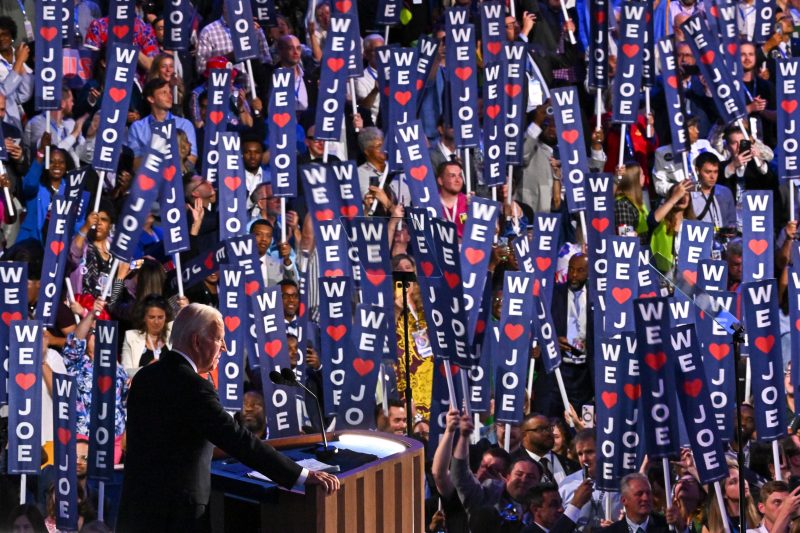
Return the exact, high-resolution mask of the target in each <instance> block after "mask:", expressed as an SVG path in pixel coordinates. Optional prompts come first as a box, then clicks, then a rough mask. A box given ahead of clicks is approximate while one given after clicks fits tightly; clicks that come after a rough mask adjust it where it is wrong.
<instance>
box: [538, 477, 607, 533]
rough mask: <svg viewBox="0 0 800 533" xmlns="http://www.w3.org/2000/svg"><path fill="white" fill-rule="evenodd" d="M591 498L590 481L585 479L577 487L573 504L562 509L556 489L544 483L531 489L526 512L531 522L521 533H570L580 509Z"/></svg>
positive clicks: (573, 528)
mask: <svg viewBox="0 0 800 533" xmlns="http://www.w3.org/2000/svg"><path fill="white" fill-rule="evenodd" d="M591 496H592V481H591V480H589V479H587V480H585V481H584V482H583V483H581V485H580V486H579V487H578V490H576V491H575V496H574V497H573V503H571V504H569V505H567V507H566V508H564V504H563V503H562V501H561V496H560V495H559V494H558V487H557V486H556V485H552V484H549V483H544V484H541V485H538V486H536V487H533V489H532V490H531V491H530V493H529V497H530V504H529V507H528V511H529V512H530V515H531V517H532V518H533V520H532V521H531V523H530V524H528V525H527V526H526V527H525V529H523V530H522V533H571V532H573V531H575V521H576V518H577V516H578V515H579V514H580V508H581V507H582V506H583V505H585V504H586V503H588V502H589V500H590V499H591Z"/></svg>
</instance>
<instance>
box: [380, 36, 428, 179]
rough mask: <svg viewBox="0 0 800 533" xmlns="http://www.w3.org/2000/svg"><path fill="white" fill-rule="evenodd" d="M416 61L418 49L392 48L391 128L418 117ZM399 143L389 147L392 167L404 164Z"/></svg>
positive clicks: (390, 81) (390, 78)
mask: <svg viewBox="0 0 800 533" xmlns="http://www.w3.org/2000/svg"><path fill="white" fill-rule="evenodd" d="M415 63H416V50H415V49H414V48H400V47H396V48H392V52H391V55H390V65H391V67H392V68H391V70H390V73H389V97H388V98H387V99H386V100H387V101H388V102H389V115H388V118H389V125H390V126H389V129H390V130H393V129H394V128H396V127H397V126H399V125H401V124H407V123H408V122H409V121H410V120H413V119H414V118H416V114H417V113H416V111H417V95H418V94H420V91H419V88H418V85H419V81H418V80H417V77H416V73H415V72H414V64H415ZM397 148H398V147H397V145H396V144H394V143H393V146H391V147H387V153H388V154H389V159H391V160H392V168H397V169H401V168H402V165H401V163H400V161H398V160H397V153H398V149H397Z"/></svg>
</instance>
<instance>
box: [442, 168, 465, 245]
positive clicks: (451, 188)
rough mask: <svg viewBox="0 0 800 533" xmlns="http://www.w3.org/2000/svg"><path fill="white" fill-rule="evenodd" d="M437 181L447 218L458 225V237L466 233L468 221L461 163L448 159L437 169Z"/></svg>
mask: <svg viewBox="0 0 800 533" xmlns="http://www.w3.org/2000/svg"><path fill="white" fill-rule="evenodd" d="M436 183H437V184H438V185H439V196H440V197H441V200H442V210H443V211H444V215H445V218H446V219H447V220H449V221H450V222H454V223H455V225H456V231H457V232H458V238H459V240H460V239H461V236H462V235H463V234H464V223H465V222H466V221H467V195H466V194H464V193H463V192H461V190H462V188H463V187H464V171H463V169H462V168H461V163H459V162H457V161H446V162H444V163H442V164H441V165H439V167H437V169H436Z"/></svg>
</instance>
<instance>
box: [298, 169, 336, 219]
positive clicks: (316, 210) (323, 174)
mask: <svg viewBox="0 0 800 533" xmlns="http://www.w3.org/2000/svg"><path fill="white" fill-rule="evenodd" d="M330 167H331V165H330V164H327V165H322V164H320V163H309V164H306V165H301V166H300V175H301V176H302V178H303V190H304V191H305V197H306V205H307V207H308V212H309V214H310V216H311V219H312V220H313V221H315V222H325V221H329V220H335V221H337V222H338V221H339V220H340V218H341V214H342V212H341V204H342V201H341V193H340V190H339V187H338V184H337V182H336V179H335V178H336V176H335V175H334V173H333V172H330Z"/></svg>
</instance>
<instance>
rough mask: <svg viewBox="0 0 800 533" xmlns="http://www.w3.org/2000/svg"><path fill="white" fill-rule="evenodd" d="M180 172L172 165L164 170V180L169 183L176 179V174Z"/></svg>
mask: <svg viewBox="0 0 800 533" xmlns="http://www.w3.org/2000/svg"><path fill="white" fill-rule="evenodd" d="M177 172H178V171H177V170H176V169H175V165H170V166H168V167H167V168H165V169H164V179H165V180H167V181H172V178H174V177H175V174H176V173H177Z"/></svg>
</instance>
